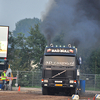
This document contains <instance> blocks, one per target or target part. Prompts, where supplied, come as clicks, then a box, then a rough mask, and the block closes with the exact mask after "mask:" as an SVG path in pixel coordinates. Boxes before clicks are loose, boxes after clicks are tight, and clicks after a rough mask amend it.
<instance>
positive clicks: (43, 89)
mask: <svg viewBox="0 0 100 100" xmlns="http://www.w3.org/2000/svg"><path fill="white" fill-rule="evenodd" d="M42 94H43V95H48V88H47V87H42Z"/></svg>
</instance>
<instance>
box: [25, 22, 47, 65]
mask: <svg viewBox="0 0 100 100" xmlns="http://www.w3.org/2000/svg"><path fill="white" fill-rule="evenodd" d="M29 33H30V36H29V37H28V38H27V45H28V48H30V49H31V52H30V54H31V59H33V60H34V64H39V61H40V58H41V56H42V55H43V52H44V48H45V46H46V39H45V37H44V35H42V34H41V33H40V31H39V25H38V24H37V25H35V28H32V27H31V29H30V32H29Z"/></svg>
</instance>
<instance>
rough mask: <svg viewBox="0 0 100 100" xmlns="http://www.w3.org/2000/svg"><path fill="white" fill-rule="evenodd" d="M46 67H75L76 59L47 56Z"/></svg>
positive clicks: (45, 58) (45, 59)
mask: <svg viewBox="0 0 100 100" xmlns="http://www.w3.org/2000/svg"><path fill="white" fill-rule="evenodd" d="M44 65H47V66H75V57H70V56H67V57H66V56H45V57H44Z"/></svg>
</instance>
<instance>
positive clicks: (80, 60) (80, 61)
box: [78, 57, 82, 65]
mask: <svg viewBox="0 0 100 100" xmlns="http://www.w3.org/2000/svg"><path fill="white" fill-rule="evenodd" d="M78 63H79V65H81V64H82V58H81V57H79V59H78Z"/></svg>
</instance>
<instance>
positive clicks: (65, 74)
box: [44, 70, 76, 79]
mask: <svg viewBox="0 0 100 100" xmlns="http://www.w3.org/2000/svg"><path fill="white" fill-rule="evenodd" d="M59 73H60V74H59ZM44 76H45V78H68V79H74V78H75V77H76V74H75V70H67V71H66V70H45V73H44Z"/></svg>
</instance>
